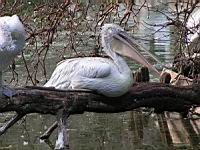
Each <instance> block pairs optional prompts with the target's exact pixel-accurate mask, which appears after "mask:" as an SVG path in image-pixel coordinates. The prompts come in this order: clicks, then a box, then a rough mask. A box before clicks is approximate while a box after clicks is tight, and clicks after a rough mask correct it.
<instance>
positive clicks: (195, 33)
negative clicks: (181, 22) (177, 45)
mask: <svg viewBox="0 0 200 150" xmlns="http://www.w3.org/2000/svg"><path fill="white" fill-rule="evenodd" d="M199 25H200V8H197V9H195V10H194V12H193V13H192V14H190V16H189V18H188V21H187V24H186V27H187V28H188V29H189V30H190V32H191V33H189V34H188V35H187V42H188V46H187V47H186V48H187V49H188V50H189V52H190V53H193V51H199V50H200V42H199V41H200V36H199V34H200V27H199Z"/></svg>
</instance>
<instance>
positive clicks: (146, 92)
mask: <svg viewBox="0 0 200 150" xmlns="http://www.w3.org/2000/svg"><path fill="white" fill-rule="evenodd" d="M16 92H17V96H15V97H12V98H11V99H10V98H8V97H4V96H1V97H0V112H8V111H16V112H18V113H22V112H23V114H28V113H42V114H53V115H55V114H56V113H57V112H58V110H59V109H61V108H63V107H64V106H65V104H67V107H68V109H69V112H70V114H78V113H83V112H85V111H89V112H99V113H117V112H124V111H128V110H133V109H136V108H139V107H153V108H155V109H156V111H159V112H162V111H176V112H184V111H188V109H189V108H190V107H192V106H194V105H195V106H196V105H199V104H200V85H199V84H194V85H191V86H186V87H176V86H171V85H167V84H161V83H140V84H135V85H134V86H133V87H132V88H131V89H130V91H129V92H128V93H127V94H125V95H124V96H121V97H117V98H109V97H105V96H103V95H99V94H97V93H93V92H91V91H87V90H75V91H73V90H68V91H65V90H56V89H53V88H44V87H33V88H21V89H16Z"/></svg>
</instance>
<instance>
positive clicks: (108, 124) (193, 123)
mask: <svg viewBox="0 0 200 150" xmlns="http://www.w3.org/2000/svg"><path fill="white" fill-rule="evenodd" d="M147 13H148V12H146V11H145V10H143V11H142V14H143V15H140V17H139V18H138V20H140V21H141V22H142V21H145V22H148V23H152V24H156V23H157V24H158V23H163V22H165V21H166V18H165V17H163V16H162V15H161V14H157V13H152V14H148V15H149V17H147ZM132 24H133V22H131V20H130V21H129V25H130V26H131V25H132ZM157 29H158V27H150V28H149V29H148V30H147V29H146V28H144V27H143V26H142V25H141V26H139V28H138V29H137V30H136V31H135V33H134V37H137V39H138V41H139V42H140V44H141V45H143V46H144V47H145V48H146V49H148V50H150V51H151V52H152V53H154V54H155V55H157V56H158V57H159V58H160V59H161V61H163V62H165V63H171V62H172V59H173V56H174V50H173V45H174V43H173V40H172V39H173V35H172V34H171V33H172V32H173V28H170V27H167V28H163V29H162V30H160V31H159V32H155V31H156V30H157ZM154 32H155V33H154ZM147 57H148V56H147ZM49 59H51V58H49ZM129 64H130V65H131V66H130V67H131V68H132V69H134V68H137V67H138V65H135V64H133V63H131V62H129ZM54 67H55V64H51V63H50V66H47V68H49V69H50V70H52V69H53V68H54ZM19 70H20V67H19ZM10 75H11V74H10V73H9V72H8V73H7V77H8V78H9V77H10ZM152 80H157V79H155V78H154V77H152ZM11 115H12V114H2V115H1V116H0V122H4V120H5V118H9V117H11ZM54 121H55V117H54V116H50V115H39V114H31V115H28V116H26V118H25V119H24V120H21V121H19V122H18V123H17V124H16V125H15V126H13V127H12V128H10V129H9V130H8V131H7V132H6V133H5V134H4V135H2V136H1V137H0V150H1V149H2V150H5V149H9V150H44V149H51V148H50V147H51V146H52V145H54V144H55V140H56V138H57V132H56V131H55V132H54V133H53V134H52V136H51V138H50V141H49V145H48V144H46V143H45V142H44V141H41V140H39V136H40V135H41V134H42V133H43V132H44V131H45V129H47V127H48V126H50V125H51V123H53V122H54ZM199 132H200V119H198V118H197V119H195V120H191V119H182V118H181V116H180V115H179V114H176V113H175V114H174V113H173V114H169V113H165V114H162V115H155V114H153V115H148V114H145V113H142V111H139V110H138V111H131V112H124V113H117V114H97V113H84V114H81V115H73V116H70V118H69V137H70V138H69V143H70V149H72V150H102V149H103V150H133V149H134V150H172V149H188V150H190V149H191V150H192V149H200V136H199ZM51 142H52V143H51Z"/></svg>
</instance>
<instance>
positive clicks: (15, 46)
mask: <svg viewBox="0 0 200 150" xmlns="http://www.w3.org/2000/svg"><path fill="white" fill-rule="evenodd" d="M25 35H26V34H25V29H24V26H23V24H22V23H21V21H20V19H19V17H18V16H17V15H13V16H11V17H10V16H4V17H0V84H1V91H2V92H5V91H3V88H2V87H3V86H2V84H3V81H2V71H4V70H5V69H6V68H7V67H8V66H9V65H10V64H11V62H12V61H13V59H14V58H15V57H16V56H17V54H19V53H20V52H21V51H22V49H23V47H24V45H25Z"/></svg>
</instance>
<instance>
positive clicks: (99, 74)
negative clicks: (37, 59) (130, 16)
mask: <svg viewBox="0 0 200 150" xmlns="http://www.w3.org/2000/svg"><path fill="white" fill-rule="evenodd" d="M101 38H102V46H103V51H104V52H105V53H106V54H107V55H108V56H109V58H102V57H85V58H73V59H68V60H65V61H62V62H61V63H59V64H58V66H57V68H56V69H55V71H54V72H53V74H52V76H51V78H50V79H49V81H48V82H47V83H46V84H45V85H44V86H45V87H55V88H57V89H89V90H94V91H97V92H98V93H101V94H103V95H105V96H108V97H117V96H121V95H123V94H125V93H126V92H127V91H128V90H129V89H130V87H131V86H132V84H133V75H132V72H131V70H130V68H129V67H128V65H127V64H126V62H125V60H124V59H123V58H122V57H121V56H119V54H122V53H123V55H126V56H129V57H131V58H133V57H134V58H133V59H135V60H136V61H138V62H140V63H142V64H144V65H145V66H148V67H149V68H150V69H152V70H154V71H157V70H156V69H155V68H154V67H153V66H151V65H150V64H149V63H148V62H147V61H146V60H145V59H144V57H143V56H142V55H141V54H140V53H139V52H137V51H136V50H135V49H134V48H135V47H132V46H133V45H132V44H133V41H131V40H132V39H131V38H130V37H129V36H128V34H126V33H125V31H124V30H123V29H122V28H120V27H119V26H117V25H113V24H107V25H104V26H103V29H102V31H101Z"/></svg>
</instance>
